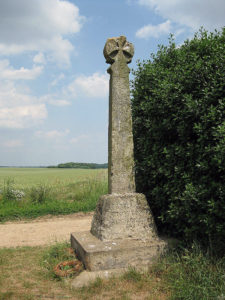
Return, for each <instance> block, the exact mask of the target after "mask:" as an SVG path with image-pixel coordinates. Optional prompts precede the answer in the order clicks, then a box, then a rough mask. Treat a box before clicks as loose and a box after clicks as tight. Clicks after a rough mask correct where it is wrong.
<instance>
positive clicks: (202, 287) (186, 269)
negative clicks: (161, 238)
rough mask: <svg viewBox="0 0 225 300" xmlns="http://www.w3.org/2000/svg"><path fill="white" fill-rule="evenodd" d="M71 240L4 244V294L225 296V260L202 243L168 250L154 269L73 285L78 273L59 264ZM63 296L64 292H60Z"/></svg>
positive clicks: (108, 298)
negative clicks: (61, 270)
mask: <svg viewBox="0 0 225 300" xmlns="http://www.w3.org/2000/svg"><path fill="white" fill-rule="evenodd" d="M68 247H69V244H67V243H59V244H55V245H52V246H47V247H22V248H15V249H0V268H1V272H0V299H4V300H5V299H39V298H40V299H44V298H53V299H54V298H55V299H64V298H68V299H70V298H71V299H83V300H86V299H93V300H94V299H98V300H101V299H104V300H113V299H115V300H117V299H120V300H121V299H123V300H125V299H126V300H128V299H129V300H136V299H141V300H142V299H144V300H175V299H176V300H179V299H180V300H181V299H182V300H200V299H203V300H209V299H210V300H211V299H213V300H214V299H215V300H223V299H224V295H225V280H224V278H225V274H224V270H225V261H224V259H216V258H212V257H210V256H208V255H207V254H204V253H203V252H202V251H201V250H200V249H199V248H198V247H197V246H193V248H192V249H190V250H183V251H179V252H178V251H176V252H173V253H169V254H167V255H166V256H165V257H163V258H162V259H161V260H160V261H159V262H158V263H155V264H154V265H152V266H151V268H150V269H149V271H148V272H144V273H140V272H138V271H137V270H135V269H130V270H129V271H128V272H127V273H125V274H124V275H122V276H121V277H119V278H111V279H107V280H106V279H99V278H98V279H96V280H95V281H94V282H93V283H91V284H90V285H89V286H87V287H83V288H80V289H72V288H71V281H72V280H73V278H66V279H64V278H62V279H61V280H58V278H56V277H55V276H54V275H53V273H52V269H53V267H54V266H55V265H56V264H57V263H59V262H61V261H64V260H70V259H71V258H72V254H70V253H69V252H68V251H67V250H68ZM60 297H61V298H60Z"/></svg>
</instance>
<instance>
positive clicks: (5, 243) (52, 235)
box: [0, 212, 93, 248]
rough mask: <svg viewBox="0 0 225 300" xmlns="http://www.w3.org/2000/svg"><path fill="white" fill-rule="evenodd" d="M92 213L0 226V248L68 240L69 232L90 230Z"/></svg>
mask: <svg viewBox="0 0 225 300" xmlns="http://www.w3.org/2000/svg"><path fill="white" fill-rule="evenodd" d="M92 217H93V213H92V212H91V213H75V214H70V215H65V216H44V217H39V218H37V219H35V220H29V221H28V220H24V221H12V222H6V223H4V224H0V247H7V248H9V247H18V246H19V247H21V246H41V245H49V244H51V243H55V242H63V241H69V240H70V234H71V232H78V231H87V230H90V227H91V220H92Z"/></svg>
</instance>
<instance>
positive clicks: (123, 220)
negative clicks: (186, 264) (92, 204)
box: [91, 193, 157, 241]
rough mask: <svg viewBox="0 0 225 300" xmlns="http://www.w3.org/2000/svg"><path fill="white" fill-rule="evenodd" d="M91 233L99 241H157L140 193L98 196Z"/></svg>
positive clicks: (150, 218)
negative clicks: (127, 239)
mask: <svg viewBox="0 0 225 300" xmlns="http://www.w3.org/2000/svg"><path fill="white" fill-rule="evenodd" d="M91 233H92V234H93V235H94V236H96V237H97V238H98V239H100V240H102V241H106V240H110V241H111V240H115V239H126V238H132V239H139V240H146V239H147V240H154V239H155V238H157V232H156V227H155V223H154V219H153V217H152V213H151V211H150V208H149V205H148V202H147V200H146V197H145V195H143V194H139V193H124V194H115V193H114V194H108V195H104V196H101V197H100V199H99V201H98V204H97V207H96V210H95V214H94V217H93V220H92V225H91Z"/></svg>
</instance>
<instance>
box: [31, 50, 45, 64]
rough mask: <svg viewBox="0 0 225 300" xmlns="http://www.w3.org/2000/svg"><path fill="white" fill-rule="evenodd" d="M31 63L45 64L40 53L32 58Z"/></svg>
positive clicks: (43, 57)
mask: <svg viewBox="0 0 225 300" xmlns="http://www.w3.org/2000/svg"><path fill="white" fill-rule="evenodd" d="M33 62H34V63H36V64H42V65H44V64H45V63H46V61H45V56H44V54H43V53H42V52H39V53H38V54H36V55H35V56H34V58H33Z"/></svg>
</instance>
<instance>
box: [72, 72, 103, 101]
mask: <svg viewBox="0 0 225 300" xmlns="http://www.w3.org/2000/svg"><path fill="white" fill-rule="evenodd" d="M68 92H69V93H71V94H72V95H73V96H84V97H87V98H106V97H107V96H108V93H109V76H108V75H107V74H100V73H98V72H96V73H94V74H93V75H91V76H85V75H81V76H79V77H77V78H76V79H75V80H74V81H73V82H72V83H71V84H70V85H69V86H68Z"/></svg>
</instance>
